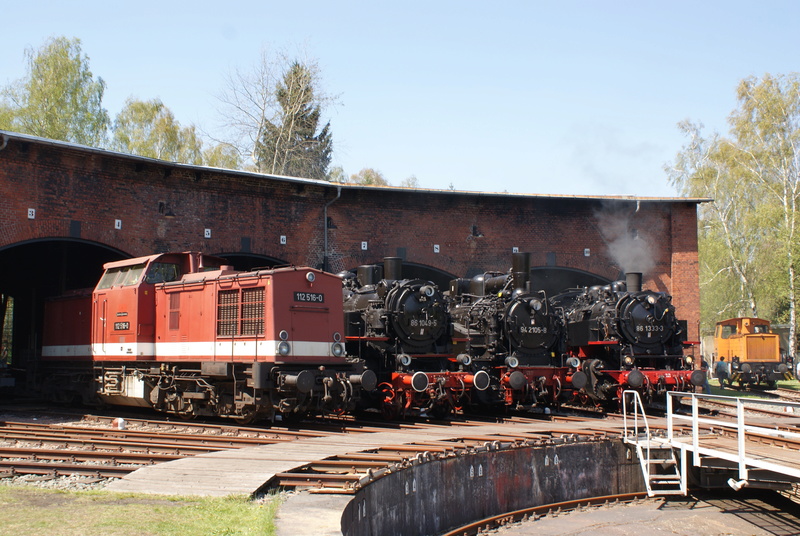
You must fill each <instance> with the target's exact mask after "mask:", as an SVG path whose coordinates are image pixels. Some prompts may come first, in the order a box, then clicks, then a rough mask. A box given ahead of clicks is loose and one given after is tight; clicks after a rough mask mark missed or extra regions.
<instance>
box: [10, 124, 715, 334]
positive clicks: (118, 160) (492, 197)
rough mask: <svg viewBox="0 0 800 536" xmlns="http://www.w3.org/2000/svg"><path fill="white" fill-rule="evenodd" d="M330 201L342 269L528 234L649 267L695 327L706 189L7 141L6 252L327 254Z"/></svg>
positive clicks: (562, 249)
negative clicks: (19, 248)
mask: <svg viewBox="0 0 800 536" xmlns="http://www.w3.org/2000/svg"><path fill="white" fill-rule="evenodd" d="M339 193H340V194H341V195H340V197H338V198H337V195H338V194H339ZM326 205H328V217H329V221H330V222H331V224H332V225H331V228H330V229H329V230H328V260H329V266H330V269H331V270H332V271H334V272H335V271H339V270H343V269H349V268H354V267H356V266H358V265H360V264H366V263H373V262H379V261H381V260H382V259H383V257H385V256H402V257H404V259H405V260H406V261H408V262H412V263H416V264H421V265H425V266H430V267H433V268H436V269H439V270H442V271H444V272H447V273H450V274H453V275H456V276H464V275H472V274H475V273H478V272H482V271H484V270H497V271H506V270H508V269H509V268H510V265H511V252H512V248H514V247H516V248H518V249H519V251H521V252H531V253H532V264H533V266H548V265H549V266H553V267H562V268H572V269H576V270H583V271H586V272H590V273H593V274H597V275H599V276H602V277H604V278H606V279H610V280H611V279H616V278H617V277H618V276H620V274H622V273H623V272H625V271H642V272H644V273H645V278H644V284H645V287H646V288H650V289H654V290H661V291H666V292H670V293H672V294H673V298H674V303H675V305H676V307H677V308H678V312H679V315H680V316H681V317H683V318H686V319H687V320H688V321H689V324H690V337H692V338H694V339H696V338H697V323H698V320H699V316H700V315H699V296H698V292H699V283H698V265H697V219H696V203H694V202H682V201H664V200H648V199H638V200H637V199H605V200H603V199H589V198H573V197H544V196H541V197H539V196H508V195H499V194H481V193H469V194H468V193H456V192H438V191H437V192H425V191H413V190H407V191H406V190H399V189H384V188H365V187H354V186H344V187H342V188H341V189H338V188H337V186H336V185H331V184H327V183H318V182H315V181H304V180H285V179H278V178H269V177H264V176H261V175H253V174H248V173H238V172H224V171H219V170H212V169H207V168H195V167H191V166H181V165H175V164H170V163H167V162H160V161H156V160H149V159H143V158H136V157H128V156H124V155H118V154H114V153H107V152H104V151H99V150H92V149H86V148H81V147H75V146H71V145H68V144H61V143H58V142H47V141H44V140H36V139H28V138H24V137H17V136H14V135H11V136H10V139H9V141H8V144H7V146H6V148H5V149H3V150H2V151H0V255H2V249H4V248H6V247H9V246H12V245H15V244H19V243H21V242H25V241H29V240H36V239H42V238H69V239H79V240H82V241H88V242H93V243H97V244H102V245H105V246H108V247H112V248H115V249H117V250H119V251H120V252H122V253H124V254H126V255H130V256H140V255H147V254H150V253H153V252H161V251H170V250H178V251H185V250H199V251H203V252H206V253H211V254H223V255H224V254H232V253H243V254H252V255H259V256H266V257H272V258H274V259H280V260H282V261H284V262H287V263H293V264H298V265H312V266H321V264H322V262H323V257H324V243H325V234H324V226H323V211H324V207H325V206H326ZM29 209H34V210H35V218H34V219H30V218H29V217H28V210H29ZM117 220H119V222H120V224H119V228H117V226H116V222H117ZM206 229H208V230H209V231H210V237H206V234H205V232H206ZM282 236H283V237H285V244H282V243H281V237H282ZM362 242H366V247H367V249H362ZM437 246H438V251H437V250H436V248H437Z"/></svg>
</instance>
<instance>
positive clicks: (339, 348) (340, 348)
mask: <svg viewBox="0 0 800 536" xmlns="http://www.w3.org/2000/svg"><path fill="white" fill-rule="evenodd" d="M287 344H288V343H287ZM331 353H332V354H333V355H334V356H336V357H342V356H343V355H344V345H343V344H342V343H340V342H335V343H333V346H331Z"/></svg>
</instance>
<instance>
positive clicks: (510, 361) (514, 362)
mask: <svg viewBox="0 0 800 536" xmlns="http://www.w3.org/2000/svg"><path fill="white" fill-rule="evenodd" d="M506 366H508V367H511V368H517V367H518V366H519V359H517V358H516V357H514V356H513V355H512V356H509V357H507V358H506Z"/></svg>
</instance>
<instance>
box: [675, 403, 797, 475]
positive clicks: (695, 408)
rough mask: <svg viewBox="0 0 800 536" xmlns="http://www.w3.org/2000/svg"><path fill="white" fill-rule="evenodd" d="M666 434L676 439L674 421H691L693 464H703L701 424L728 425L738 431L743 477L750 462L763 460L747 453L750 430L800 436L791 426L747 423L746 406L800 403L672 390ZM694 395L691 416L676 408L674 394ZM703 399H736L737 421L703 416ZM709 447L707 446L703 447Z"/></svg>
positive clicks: (766, 433) (767, 434) (774, 434)
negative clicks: (774, 426)
mask: <svg viewBox="0 0 800 536" xmlns="http://www.w3.org/2000/svg"><path fill="white" fill-rule="evenodd" d="M667 395H668V396H667V438H668V439H669V441H670V442H671V443H674V438H675V430H674V428H675V423H676V421H682V422H690V423H691V427H692V450H693V452H694V456H693V464H694V466H695V467H697V466H700V464H701V460H700V455H701V449H700V438H699V436H700V434H699V431H700V424H706V425H710V426H714V427H717V428H720V429H728V430H731V431H735V433H736V439H737V454H736V460H735V461H736V462H738V467H739V479H740V480H747V471H748V469H747V466H748V465H755V466H762V465H763V463H757V461H756V460H754V459H750V458H748V457H747V448H746V447H747V443H746V437H747V434H748V433H757V434H761V435H766V436H771V437H779V438H784V439H800V433H796V432H790V431H788V430H775V429H772V428H764V427H763V426H756V425H751V424H747V422H746V419H745V417H746V414H745V409H746V407H747V406H751V407H752V406H778V407H784V408H787V407H791V408H800V403H797V402H781V401H775V400H764V399H757V398H737V397H730V396H722V395H706V394H699V393H685V392H676V391H673V392H669V393H667ZM689 397H691V399H692V404H691V407H692V413H691V416H689V415H681V414H678V413H676V412H675V411H674V409H675V407H676V406H678V405H679V403H678V404H675V403H673V398H676V399H683V398H689ZM700 400H710V401H714V400H723V401H729V402H735V404H736V422H735V423H733V422H731V421H730V420H724V419H722V418H713V417H710V416H703V417H701V416H700V414H699V404H698V402H699V401H700ZM704 450H706V449H704Z"/></svg>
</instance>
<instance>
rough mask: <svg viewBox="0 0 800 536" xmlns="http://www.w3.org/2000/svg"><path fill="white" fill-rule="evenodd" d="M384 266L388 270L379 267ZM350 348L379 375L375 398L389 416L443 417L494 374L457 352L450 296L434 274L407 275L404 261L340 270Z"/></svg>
mask: <svg viewBox="0 0 800 536" xmlns="http://www.w3.org/2000/svg"><path fill="white" fill-rule="evenodd" d="M381 272H383V273H381ZM340 275H341V276H342V278H343V283H344V287H343V289H344V313H345V337H346V339H345V340H346V342H347V351H348V354H349V355H352V356H356V355H358V356H361V357H362V358H363V359H364V360H365V361H366V363H367V366H368V368H370V369H372V370H373V371H375V373H376V374H377V375H378V381H379V385H378V392H377V397H378V400H377V404H378V405H379V406H380V407H381V409H382V411H383V413H384V415H386V416H387V417H396V416H402V415H408V414H410V413H412V412H424V413H427V414H429V415H431V416H434V417H439V418H441V417H444V416H446V415H448V414H449V413H451V412H452V411H453V410H454V409H456V408H459V407H461V406H462V405H463V404H464V403H466V402H468V400H469V399H470V397H471V394H472V391H473V390H477V391H481V390H486V389H487V388H488V387H489V375H488V374H487V373H486V372H485V371H478V372H473V371H472V369H470V368H469V367H470V363H469V361H468V360H464V359H463V356H454V355H453V353H452V346H451V344H452V343H451V336H452V331H451V322H450V314H449V312H448V309H447V303H446V302H445V299H444V296H443V295H442V293H441V291H440V290H439V288H438V287H437V286H436V285H435V284H434V283H432V282H430V281H423V280H420V279H403V278H402V260H401V259H400V258H397V257H387V258H386V259H384V265H383V269H382V267H381V266H379V265H366V266H360V267H359V268H358V269H357V271H356V273H355V274H353V273H352V272H345V273H342V274H340Z"/></svg>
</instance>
